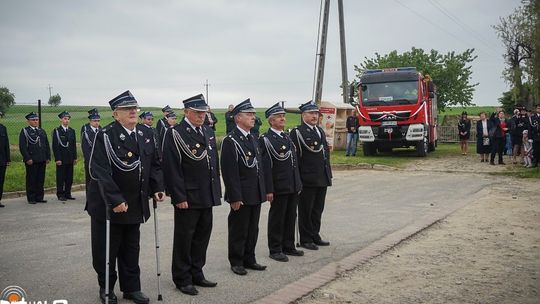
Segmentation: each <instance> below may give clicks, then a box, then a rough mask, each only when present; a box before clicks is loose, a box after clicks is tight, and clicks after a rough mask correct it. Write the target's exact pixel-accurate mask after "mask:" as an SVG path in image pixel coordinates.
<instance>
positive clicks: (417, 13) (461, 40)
mask: <svg viewBox="0 0 540 304" xmlns="http://www.w3.org/2000/svg"><path fill="white" fill-rule="evenodd" d="M394 1H395V2H396V3H398V4H399V5H401V6H403V7H404V8H406V9H407V10H408V11H410V12H411V13H413V14H415V15H416V16H418V17H420V19H422V20H424V21H425V22H427V23H429V24H431V25H433V26H434V27H436V28H438V29H439V30H441V31H442V32H444V33H446V34H447V35H449V36H452V37H454V38H455V39H456V40H459V41H460V42H461V43H463V44H465V45H468V46H472V47H473V48H474V45H471V43H470V42H468V41H465V40H463V39H462V38H461V37H459V36H457V35H455V34H454V33H452V32H449V31H448V30H446V29H445V28H444V27H442V26H440V25H439V24H437V23H435V22H433V21H431V20H430V19H429V18H428V17H426V16H424V15H422V14H421V13H419V12H417V11H415V10H414V9H412V8H410V7H409V6H407V5H405V4H404V3H402V2H401V1H400V0H394Z"/></svg>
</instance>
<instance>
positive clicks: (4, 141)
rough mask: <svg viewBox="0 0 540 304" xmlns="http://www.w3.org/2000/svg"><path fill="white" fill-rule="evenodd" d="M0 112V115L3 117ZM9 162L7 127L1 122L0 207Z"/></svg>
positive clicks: (1, 206)
mask: <svg viewBox="0 0 540 304" xmlns="http://www.w3.org/2000/svg"><path fill="white" fill-rule="evenodd" d="M3 116H4V115H3V113H2V112H0V117H3ZM10 163H11V152H10V150H9V138H8V133H7V129H6V127H5V126H4V125H3V124H0V208H3V207H5V205H4V204H2V195H3V194H4V179H5V177H6V168H7V166H9V164H10Z"/></svg>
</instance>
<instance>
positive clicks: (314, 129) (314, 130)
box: [312, 127, 321, 138]
mask: <svg viewBox="0 0 540 304" xmlns="http://www.w3.org/2000/svg"><path fill="white" fill-rule="evenodd" d="M312 128H313V132H315V135H316V136H317V137H318V138H321V136H320V135H319V131H318V130H317V127H312Z"/></svg>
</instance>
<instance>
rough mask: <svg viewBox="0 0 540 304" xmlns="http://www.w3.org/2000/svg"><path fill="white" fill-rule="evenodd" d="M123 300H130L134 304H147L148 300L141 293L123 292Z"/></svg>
mask: <svg viewBox="0 0 540 304" xmlns="http://www.w3.org/2000/svg"><path fill="white" fill-rule="evenodd" d="M124 299H128V300H132V301H133V302H135V303H136V304H148V303H149V302H150V299H149V298H148V297H147V296H146V295H145V294H144V293H142V291H140V290H139V291H133V292H124Z"/></svg>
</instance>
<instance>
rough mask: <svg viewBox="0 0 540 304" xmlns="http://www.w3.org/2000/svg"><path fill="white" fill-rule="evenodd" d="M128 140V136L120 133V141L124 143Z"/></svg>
mask: <svg viewBox="0 0 540 304" xmlns="http://www.w3.org/2000/svg"><path fill="white" fill-rule="evenodd" d="M125 139H126V136H125V135H124V133H120V140H122V141H124V140H125Z"/></svg>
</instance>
